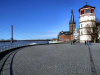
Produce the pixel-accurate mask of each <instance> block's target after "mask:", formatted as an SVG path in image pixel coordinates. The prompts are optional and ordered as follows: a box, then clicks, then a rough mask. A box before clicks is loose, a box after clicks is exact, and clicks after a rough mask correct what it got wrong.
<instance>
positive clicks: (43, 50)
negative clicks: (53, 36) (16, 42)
mask: <svg viewBox="0 0 100 75" xmlns="http://www.w3.org/2000/svg"><path fill="white" fill-rule="evenodd" d="M95 46H96V47H98V46H97V45H91V46H90V49H91V48H92V52H91V53H92V54H93V60H94V63H95V67H96V70H97V73H98V75H100V74H99V73H100V72H99V71H100V58H99V57H97V56H100V54H99V53H100V50H99V47H98V49H97V48H96V49H97V50H96V49H95V48H94V47H95ZM96 51H97V52H96ZM0 67H1V72H0V73H1V75H91V65H90V56H89V48H88V46H85V45H84V44H80V43H76V44H75V45H70V44H50V45H37V46H30V47H25V48H21V49H18V50H16V51H13V52H11V53H9V54H7V55H6V56H5V57H4V58H3V59H2V60H1V61H0Z"/></svg>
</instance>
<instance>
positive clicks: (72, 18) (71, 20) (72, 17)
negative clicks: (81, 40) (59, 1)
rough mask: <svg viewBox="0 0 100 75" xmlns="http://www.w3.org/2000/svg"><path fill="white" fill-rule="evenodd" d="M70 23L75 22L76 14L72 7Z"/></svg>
mask: <svg viewBox="0 0 100 75" xmlns="http://www.w3.org/2000/svg"><path fill="white" fill-rule="evenodd" d="M70 23H75V22H74V14H73V9H72V7H71V19H70Z"/></svg>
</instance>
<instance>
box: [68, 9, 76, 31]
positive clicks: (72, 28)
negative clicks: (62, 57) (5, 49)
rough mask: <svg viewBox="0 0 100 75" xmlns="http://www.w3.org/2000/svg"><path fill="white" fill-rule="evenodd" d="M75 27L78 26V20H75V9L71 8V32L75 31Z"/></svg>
mask: <svg viewBox="0 0 100 75" xmlns="http://www.w3.org/2000/svg"><path fill="white" fill-rule="evenodd" d="M75 28H76V22H75V21H74V14H73V9H72V8H71V19H70V22H69V30H70V33H73V32H74V30H75Z"/></svg>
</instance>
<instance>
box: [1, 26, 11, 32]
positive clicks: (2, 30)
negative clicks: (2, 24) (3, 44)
mask: <svg viewBox="0 0 100 75" xmlns="http://www.w3.org/2000/svg"><path fill="white" fill-rule="evenodd" d="M8 28H10V27H8ZM8 28H5V29H3V30H2V31H4V30H7V29H8ZM2 31H0V32H2Z"/></svg>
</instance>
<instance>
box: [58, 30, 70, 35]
mask: <svg viewBox="0 0 100 75" xmlns="http://www.w3.org/2000/svg"><path fill="white" fill-rule="evenodd" d="M63 34H64V35H71V33H70V31H61V32H60V33H59V35H63Z"/></svg>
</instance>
